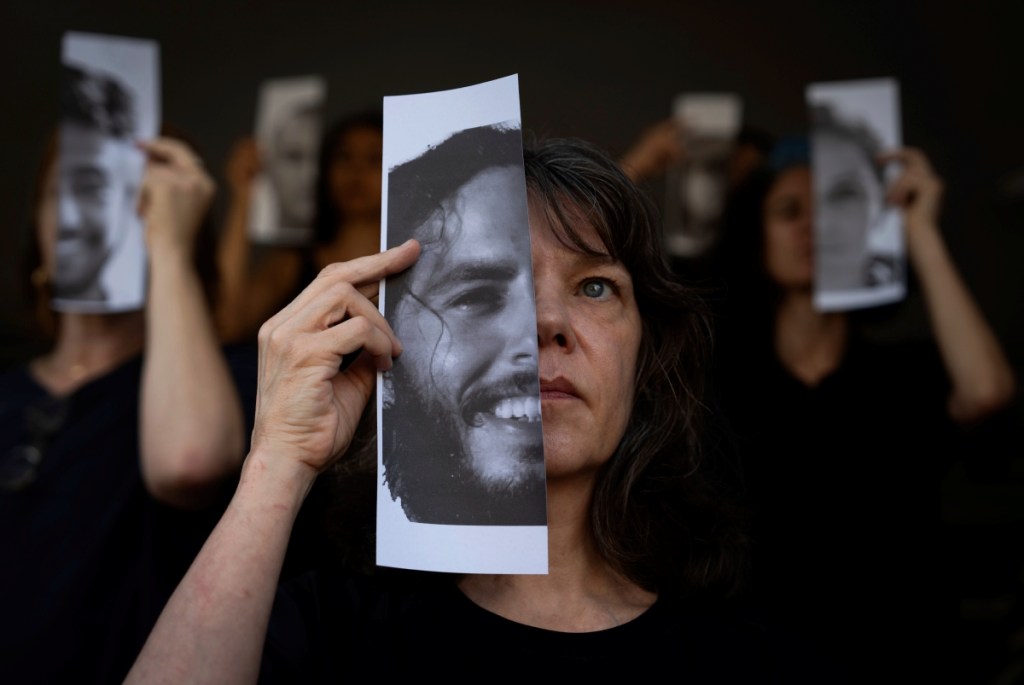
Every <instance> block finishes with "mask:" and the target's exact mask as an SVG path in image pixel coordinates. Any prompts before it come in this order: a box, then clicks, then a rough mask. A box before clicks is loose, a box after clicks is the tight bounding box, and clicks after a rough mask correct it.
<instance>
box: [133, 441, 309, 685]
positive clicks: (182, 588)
mask: <svg viewBox="0 0 1024 685" xmlns="http://www.w3.org/2000/svg"><path fill="white" fill-rule="evenodd" d="M266 456H268V455H263V454H258V453H256V452H255V451H254V452H253V453H251V454H250V455H249V456H248V457H247V459H246V465H245V469H244V470H243V473H242V478H241V481H240V483H239V486H238V490H237V492H236V493H235V496H234V498H233V499H232V501H231V504H230V505H229V506H228V508H227V510H226V511H225V513H224V516H223V517H222V518H221V520H220V522H219V523H218V524H217V527H216V528H215V529H214V531H213V533H212V534H211V535H210V538H209V539H208V540H207V542H206V544H205V545H204V546H203V549H202V550H201V551H200V552H199V555H198V556H197V557H196V559H195V561H194V562H193V563H192V566H191V568H189V570H188V573H186V574H185V577H184V578H183V579H182V581H181V583H180V584H179V585H178V587H177V589H176V590H175V592H174V594H173V595H172V596H171V598H170V600H169V601H168V603H167V605H166V606H165V608H164V610H163V612H162V613H161V615H160V618H159V620H158V621H157V623H156V625H155V626H154V628H153V630H152V632H151V633H150V635H149V638H148V639H147V641H146V644H145V646H144V647H143V649H142V651H141V652H140V654H139V656H138V658H137V659H136V662H135V664H134V666H133V667H132V670H131V672H130V673H129V674H128V677H127V679H126V680H125V682H126V683H164V682H166V683H182V682H188V683H218V684H221V683H254V682H256V679H257V676H258V674H259V666H260V657H261V654H262V651H263V643H264V640H265V638H266V631H267V625H268V623H269V620H270V613H271V609H272V607H273V601H274V596H275V593H276V590H277V582H278V577H279V575H280V572H281V566H282V563H283V560H284V556H285V552H286V550H287V547H288V538H289V536H290V534H291V530H292V526H293V524H294V522H295V517H296V516H297V515H298V512H299V508H300V507H301V505H302V501H303V499H304V498H305V496H306V494H308V492H309V488H310V487H311V486H312V483H313V475H312V471H310V470H309V469H305V468H301V467H300V468H296V467H295V465H294V464H289V463H286V462H283V461H277V462H274V461H271V460H268V459H267V458H265V457H266ZM269 456H277V455H269Z"/></svg>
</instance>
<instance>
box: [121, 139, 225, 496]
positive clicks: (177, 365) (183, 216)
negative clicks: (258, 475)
mask: <svg viewBox="0 0 1024 685" xmlns="http://www.w3.org/2000/svg"><path fill="white" fill-rule="evenodd" d="M143 148H144V150H145V151H146V153H147V154H148V156H149V159H148V162H147V168H146V174H145V177H144V180H143V187H142V193H141V196H140V210H141V212H142V217H143V221H144V222H145V230H146V246H147V249H148V250H149V257H150V275H149V279H150V280H149V291H148V295H147V297H148V302H147V304H146V348H145V354H144V357H143V366H142V390H141V407H140V422H141V425H140V441H141V454H142V464H141V465H142V475H143V479H144V481H145V483H146V487H147V488H148V489H149V491H150V493H152V494H153V496H155V497H156V498H157V499H160V500H162V501H165V502H167V503H169V504H172V505H174V506H178V507H194V506H199V505H202V504H204V503H205V502H206V501H207V500H208V498H209V497H210V495H212V494H213V493H214V492H215V491H216V488H217V487H219V486H221V485H222V484H223V483H224V480H225V479H226V477H227V476H229V475H231V474H233V473H236V472H237V470H238V467H239V465H240V464H241V461H242V457H243V456H244V453H245V434H244V431H245V424H244V421H243V417H242V407H241V403H240V401H239V397H238V392H237V391H236V388H235V383H234V380H233V379H232V377H231V374H230V372H229V370H228V366H227V362H226V361H225V359H224V355H223V353H222V350H221V346H220V342H219V341H218V339H217V336H216V333H215V331H214V326H213V320H212V318H211V314H210V309H209V306H208V304H207V301H206V299H205V297H204V294H203V287H202V283H201V282H200V279H199V275H198V274H197V273H196V270H195V267H194V252H195V243H196V234H197V232H198V231H199V227H200V225H201V224H202V222H203V220H204V217H205V216H206V214H207V212H208V210H209V207H210V202H211V200H212V199H213V194H214V184H213V181H212V180H211V179H210V177H209V175H208V174H207V173H206V171H205V170H204V169H203V165H202V162H201V160H199V158H198V157H197V156H196V155H195V153H194V152H193V151H192V150H191V149H189V147H188V146H187V145H185V144H184V143H182V142H180V141H177V140H173V139H169V138H158V139H156V140H153V141H150V142H148V143H144V144H143Z"/></svg>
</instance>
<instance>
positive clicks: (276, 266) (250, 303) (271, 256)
mask: <svg viewBox="0 0 1024 685" xmlns="http://www.w3.org/2000/svg"><path fill="white" fill-rule="evenodd" d="M259 170H260V156H259V150H258V149H257V146H256V141H255V139H253V138H249V137H247V138H242V139H240V140H238V141H237V142H236V143H235V145H234V147H233V148H232V150H231V153H230V155H229V157H228V162H227V165H226V169H225V172H226V176H227V181H228V190H229V193H230V197H229V205H228V210H227V217H226V220H225V224H224V230H223V232H222V233H221V236H220V240H219V241H218V243H217V266H218V271H219V274H220V292H219V294H218V297H217V310H216V313H215V314H216V321H217V330H218V331H219V335H220V338H221V339H222V340H223V341H225V342H237V341H239V340H242V339H244V338H246V337H247V336H249V335H251V334H252V332H254V331H256V330H257V329H258V328H259V326H260V325H261V324H262V323H263V321H264V320H265V319H266V318H267V316H268V314H267V313H268V312H271V309H272V308H273V307H275V306H277V305H278V302H279V301H280V300H281V298H283V297H285V296H286V294H287V293H288V291H289V290H290V289H291V288H292V287H293V286H292V284H293V283H294V282H295V281H296V279H297V278H298V274H299V266H300V265H299V259H298V256H297V255H296V254H295V252H294V251H293V250H286V249H269V250H268V254H267V255H266V260H265V261H264V262H262V263H261V264H260V268H259V269H255V268H254V265H253V263H252V250H251V247H252V245H251V243H250V241H249V207H250V204H251V202H252V189H253V181H254V180H255V178H256V176H257V174H258V173H259ZM271 313H272V312H271Z"/></svg>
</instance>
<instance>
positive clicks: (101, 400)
mask: <svg viewBox="0 0 1024 685" xmlns="http://www.w3.org/2000/svg"><path fill="white" fill-rule="evenodd" d="M253 349H254V348H250V347H248V346H237V347H233V348H230V349H228V350H227V351H226V353H227V358H228V360H229V365H230V367H231V371H232V373H233V375H234V378H235V382H236V385H237V387H238V390H239V394H240V396H241V399H242V405H243V411H244V412H245V416H246V418H247V421H248V423H249V424H250V426H251V421H252V412H253V406H254V401H255V384H256V367H255V364H256V357H255V354H254V353H253ZM141 373H142V359H141V357H137V358H135V359H132V360H130V361H128V362H127V363H125V364H123V365H121V366H119V367H118V368H116V369H114V370H112V371H111V372H109V373H107V374H106V375H104V376H102V377H100V378H97V379H94V380H92V381H90V382H88V383H86V384H85V385H83V386H82V387H80V388H78V389H77V390H76V391H75V392H73V393H71V394H70V395H68V396H67V397H64V398H55V397H53V396H51V395H49V393H48V392H47V391H46V390H45V389H44V388H43V387H41V386H40V385H39V384H38V383H37V382H36V381H35V380H34V379H33V378H32V376H31V375H30V374H29V372H28V369H27V368H25V367H19V368H14V369H10V370H8V371H7V372H6V373H5V374H3V375H2V376H0V474H3V475H4V477H5V478H6V479H7V483H8V487H0V550H2V555H3V562H2V563H0V680H2V681H3V682H5V683H42V682H45V683H65V682H67V683H72V682H73V683H119V682H121V681H122V680H123V678H124V675H125V673H126V672H127V670H128V668H129V667H130V666H131V663H132V661H133V660H134V658H135V656H136V654H137V652H138V650H139V649H140V648H141V646H142V644H143V642H144V641H145V638H146V636H147V634H148V632H149V630H150V628H151V627H152V625H153V622H154V621H155V619H156V617H157V616H158V615H159V613H160V611H161V609H162V608H163V604H164V602H165V601H166V599H167V597H168V596H169V595H170V593H171V592H172V591H173V589H174V587H175V585H176V584H177V582H178V580H179V579H180V578H181V576H182V574H183V573H184V571H185V570H186V569H187V568H188V565H189V564H190V563H191V561H192V559H193V558H194V556H195V554H196V553H197V552H198V550H199V548H200V546H201V545H202V543H203V541H204V540H205V538H206V536H207V535H208V534H209V532H210V530H211V529H212V526H213V525H214V524H215V523H216V520H217V518H218V517H219V515H220V513H221V511H222V509H223V506H224V504H225V503H226V499H227V497H228V495H229V494H230V483H229V484H228V487H225V496H224V498H223V501H221V502H218V503H217V504H216V505H214V506H211V507H209V508H207V509H204V510H202V511H197V512H185V511H181V510H177V509H174V508H171V507H168V506H165V505H162V504H161V503H159V502H157V501H156V500H154V499H153V498H151V497H150V496H149V495H148V493H147V491H146V489H145V486H144V485H143V483H142V476H141V472H140V465H139V430H138V427H139V415H138V405H139V385H140V380H141ZM247 435H248V432H247ZM25 448H31V449H37V450H38V454H40V455H41V459H40V460H39V462H38V467H37V469H36V470H35V475H34V478H32V480H31V482H27V483H24V484H23V486H22V487H21V488H20V489H16V486H15V484H14V482H13V480H11V478H10V476H11V473H12V471H11V470H12V469H13V470H15V471H18V472H20V473H25V472H26V469H24V468H23V464H19V463H17V462H19V459H20V458H19V457H18V454H19V453H23V450H24V449H25ZM12 461H13V462H15V463H13V464H12Z"/></svg>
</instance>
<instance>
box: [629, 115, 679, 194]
mask: <svg viewBox="0 0 1024 685" xmlns="http://www.w3.org/2000/svg"><path fill="white" fill-rule="evenodd" d="M683 133H684V131H683V127H682V125H681V124H679V122H677V121H676V120H675V119H673V118H669V119H664V120H662V121H659V122H658V123H656V124H653V125H651V126H649V127H648V128H647V129H645V130H644V131H643V133H641V134H640V137H639V138H638V139H637V140H636V142H634V143H633V146H632V147H631V148H630V149H629V150H628V151H627V152H626V154H625V155H623V156H622V159H621V160H620V162H619V166H620V167H621V168H622V170H623V171H624V172H625V174H626V175H627V176H629V178H630V179H631V180H633V182H640V181H644V180H647V179H649V178H655V177H657V176H661V175H663V174H664V173H665V172H666V171H668V169H669V168H670V167H672V166H673V165H675V164H677V163H679V162H680V161H681V160H682V159H683V158H684V157H685V156H686V147H685V145H684V144H683Z"/></svg>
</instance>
